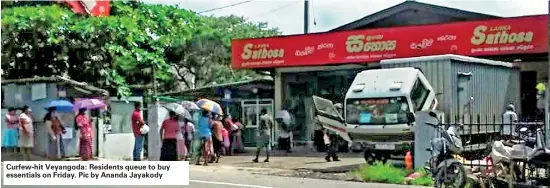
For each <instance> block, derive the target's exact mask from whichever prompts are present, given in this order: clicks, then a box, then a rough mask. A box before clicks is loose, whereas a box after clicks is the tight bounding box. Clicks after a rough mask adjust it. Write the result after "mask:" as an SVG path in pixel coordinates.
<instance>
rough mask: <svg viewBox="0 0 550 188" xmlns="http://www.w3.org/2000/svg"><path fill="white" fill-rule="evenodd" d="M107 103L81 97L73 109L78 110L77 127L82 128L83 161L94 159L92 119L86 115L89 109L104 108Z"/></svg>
mask: <svg viewBox="0 0 550 188" xmlns="http://www.w3.org/2000/svg"><path fill="white" fill-rule="evenodd" d="M104 108H105V104H104V103H103V101H101V100H99V99H81V100H79V101H77V102H76V103H75V105H74V107H73V109H76V110H78V114H77V115H76V117H75V122H76V128H77V129H79V130H80V153H79V154H80V157H81V158H82V160H83V161H88V160H90V159H93V154H94V153H93V129H92V120H91V119H90V117H88V115H86V111H87V110H97V109H104Z"/></svg>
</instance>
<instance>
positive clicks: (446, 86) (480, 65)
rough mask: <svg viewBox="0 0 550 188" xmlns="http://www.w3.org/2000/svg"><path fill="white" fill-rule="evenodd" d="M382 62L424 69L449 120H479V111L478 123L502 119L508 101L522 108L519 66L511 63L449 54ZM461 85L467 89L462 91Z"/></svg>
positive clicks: (391, 66) (387, 66)
mask: <svg viewBox="0 0 550 188" xmlns="http://www.w3.org/2000/svg"><path fill="white" fill-rule="evenodd" d="M380 64H381V66H382V67H383V68H395V67H416V68H419V69H421V70H422V72H423V73H424V74H425V75H426V78H427V79H428V81H429V82H430V84H431V85H432V87H433V88H434V90H435V92H436V93H438V95H437V100H438V101H439V105H438V107H437V109H438V110H441V111H443V112H444V113H445V116H446V117H447V118H446V119H447V120H448V122H449V121H451V122H457V121H459V122H463V123H470V122H471V123H478V115H479V116H480V117H479V123H485V122H487V123H492V122H493V117H495V121H496V122H501V118H500V117H501V114H502V113H503V112H504V110H505V108H506V106H507V105H508V104H510V103H512V104H514V105H515V106H516V109H520V105H521V104H520V88H519V69H517V68H514V67H513V66H512V64H511V63H507V62H501V61H492V60H487V59H480V58H472V57H466V56H459V55H450V54H449V55H436V56H424V57H414V58H402V59H390V60H383V61H381V62H380ZM469 74H471V76H469V78H470V79H469V81H465V82H461V83H459V75H469ZM465 77H468V76H465ZM460 80H462V79H460ZM459 87H461V88H464V89H463V90H460V91H459ZM459 103H460V104H459ZM457 117H458V118H457ZM448 118H452V119H448ZM499 128H500V127H498V128H496V129H499ZM480 129H481V128H480ZM484 129H485V128H484ZM472 131H474V130H472ZM495 131H496V130H495ZM491 132H492V131H491Z"/></svg>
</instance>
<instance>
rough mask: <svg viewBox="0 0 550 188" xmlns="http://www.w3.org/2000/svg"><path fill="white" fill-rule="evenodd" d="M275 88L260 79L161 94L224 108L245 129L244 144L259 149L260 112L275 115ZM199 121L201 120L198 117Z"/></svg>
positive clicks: (275, 130) (274, 138)
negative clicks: (205, 100) (203, 101)
mask: <svg viewBox="0 0 550 188" xmlns="http://www.w3.org/2000/svg"><path fill="white" fill-rule="evenodd" d="M273 94H274V88H273V80H272V79H257V80H249V81H241V82H233V83H227V84H218V85H210V86H204V87H200V88H195V89H190V90H184V91H177V92H168V93H162V94H161V95H163V96H169V97H172V98H177V99H181V100H188V101H196V99H197V98H207V99H211V100H213V101H216V102H218V103H219V104H221V106H222V108H223V111H224V113H225V114H230V115H231V116H232V117H234V118H239V119H240V121H241V123H242V124H243V125H245V127H246V129H245V131H244V132H243V136H244V140H243V142H244V144H245V146H247V147H253V146H255V145H256V132H257V128H258V125H259V124H258V120H259V119H260V112H261V110H263V109H265V110H267V111H268V113H270V114H274V108H275V107H274V100H273ZM197 118H198V117H197ZM277 130H278V127H275V129H274V134H272V138H271V139H272V143H276V141H277V139H276V137H277V134H278V133H277Z"/></svg>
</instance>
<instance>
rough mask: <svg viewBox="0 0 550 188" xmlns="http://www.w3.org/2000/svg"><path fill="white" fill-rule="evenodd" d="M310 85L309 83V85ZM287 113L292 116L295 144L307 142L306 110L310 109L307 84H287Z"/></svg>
mask: <svg viewBox="0 0 550 188" xmlns="http://www.w3.org/2000/svg"><path fill="white" fill-rule="evenodd" d="M310 85H311V83H310ZM288 89H289V90H288V102H289V104H287V105H286V106H287V108H288V111H289V112H290V113H291V114H292V115H293V116H294V118H295V120H294V123H295V125H294V131H293V137H294V138H295V139H294V140H295V142H296V143H298V144H303V141H308V138H309V136H310V135H308V134H310V133H309V132H308V129H307V125H308V118H307V117H308V114H307V111H306V109H310V108H311V103H310V101H309V100H310V99H311V95H312V93H311V92H310V86H309V85H308V83H289V84H288Z"/></svg>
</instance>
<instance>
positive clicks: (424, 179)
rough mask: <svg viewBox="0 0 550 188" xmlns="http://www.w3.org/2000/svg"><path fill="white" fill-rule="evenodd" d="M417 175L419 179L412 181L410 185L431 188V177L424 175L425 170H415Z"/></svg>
mask: <svg viewBox="0 0 550 188" xmlns="http://www.w3.org/2000/svg"><path fill="white" fill-rule="evenodd" d="M416 172H417V173H420V177H419V178H416V179H413V180H412V181H411V182H410V184H411V185H421V186H432V185H433V184H434V182H433V180H432V177H431V176H430V175H429V174H426V170H423V169H417V170H416Z"/></svg>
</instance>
